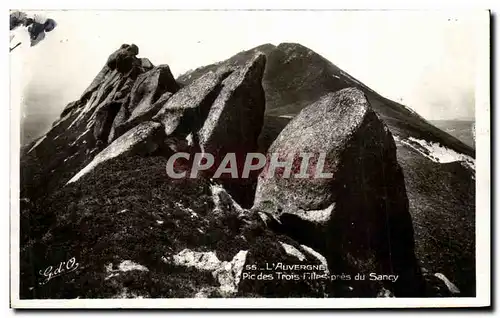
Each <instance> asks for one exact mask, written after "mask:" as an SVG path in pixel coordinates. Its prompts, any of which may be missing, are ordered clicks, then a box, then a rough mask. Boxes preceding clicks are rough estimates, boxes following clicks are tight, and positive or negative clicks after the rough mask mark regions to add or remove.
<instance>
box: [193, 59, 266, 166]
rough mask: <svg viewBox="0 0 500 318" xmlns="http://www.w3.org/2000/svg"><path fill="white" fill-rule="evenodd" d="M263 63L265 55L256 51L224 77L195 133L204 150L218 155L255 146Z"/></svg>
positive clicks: (262, 99)
mask: <svg viewBox="0 0 500 318" xmlns="http://www.w3.org/2000/svg"><path fill="white" fill-rule="evenodd" d="M265 64H266V57H265V55H264V54H261V53H259V54H258V55H256V56H255V57H254V58H253V59H251V60H250V61H249V62H248V63H247V64H246V65H245V67H243V68H241V69H238V70H237V71H235V72H234V73H232V74H231V75H230V76H228V77H227V78H226V79H225V80H224V87H223V88H222V90H221V92H220V93H219V96H218V97H217V99H216V100H215V101H214V103H213V105H212V107H211V108H210V112H209V113H208V116H207V119H206V120H205V122H204V124H203V126H202V127H201V129H200V131H199V132H198V139H199V143H200V146H201V148H202V149H203V151H205V152H209V153H211V154H213V155H214V156H215V157H216V158H217V157H219V156H224V155H225V154H226V153H228V152H241V151H247V152H252V151H254V150H255V149H257V139H258V137H259V134H260V131H261V128H262V123H263V120H264V111H265V97H264V90H263V89H262V76H263V73H264V68H265ZM242 147H244V149H242Z"/></svg>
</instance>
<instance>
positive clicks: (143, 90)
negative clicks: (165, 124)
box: [108, 65, 180, 142]
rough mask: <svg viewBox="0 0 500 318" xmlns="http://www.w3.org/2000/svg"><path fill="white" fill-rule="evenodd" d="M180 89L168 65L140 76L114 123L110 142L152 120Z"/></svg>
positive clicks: (155, 68)
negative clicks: (138, 125)
mask: <svg viewBox="0 0 500 318" xmlns="http://www.w3.org/2000/svg"><path fill="white" fill-rule="evenodd" d="M179 88H180V86H179V84H177V82H176V81H175V79H174V77H173V75H172V72H171V71H170V67H169V66H168V65H159V66H156V67H153V68H152V69H150V70H149V71H147V72H145V73H142V74H141V75H139V76H138V77H137V80H136V81H135V82H134V84H133V86H132V89H131V92H130V95H129V101H128V103H127V104H124V105H123V106H122V109H120V111H119V113H118V114H117V116H116V119H115V120H114V122H113V123H112V129H111V131H110V134H109V137H108V141H109V142H111V141H113V140H114V139H116V138H118V137H119V136H120V135H122V134H123V133H124V132H126V131H127V130H129V129H130V128H132V127H134V126H136V125H137V124H138V123H140V122H142V121H146V120H151V119H152V117H153V116H154V115H155V114H156V113H157V112H158V110H159V109H160V108H161V107H162V106H163V105H164V104H165V102H166V101H167V100H168V99H169V98H170V96H172V95H173V94H175V93H176V92H177V91H178V90H179Z"/></svg>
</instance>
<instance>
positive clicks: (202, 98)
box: [153, 72, 227, 135]
mask: <svg viewBox="0 0 500 318" xmlns="http://www.w3.org/2000/svg"><path fill="white" fill-rule="evenodd" d="M225 76H227V75H226V74H217V73H215V72H209V73H207V74H205V75H204V76H202V77H201V78H199V79H198V80H196V81H194V82H193V83H191V84H190V85H187V86H185V87H183V88H182V89H181V90H180V91H179V92H178V93H177V94H175V95H174V96H172V98H171V99H169V100H168V101H167V102H166V103H165V104H164V105H163V107H162V108H161V109H160V110H159V111H158V113H157V114H156V115H155V116H154V117H153V120H156V121H159V122H161V123H162V124H163V126H164V127H165V134H166V135H171V134H172V133H174V132H175V133H177V134H180V135H187V134H188V133H190V132H193V131H197V130H198V129H199V128H200V127H201V125H202V124H203V122H204V120H205V118H206V117H207V114H208V112H209V110H210V107H211V106H212V103H213V101H214V99H215V98H216V96H217V94H218V93H219V91H220V85H221V81H222V80H223V79H224V77H225Z"/></svg>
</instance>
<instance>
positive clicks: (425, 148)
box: [394, 136, 476, 171]
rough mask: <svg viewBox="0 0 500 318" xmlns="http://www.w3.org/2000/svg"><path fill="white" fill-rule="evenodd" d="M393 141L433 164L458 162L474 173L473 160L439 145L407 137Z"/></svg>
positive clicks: (396, 138) (474, 162)
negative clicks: (417, 153)
mask: <svg viewBox="0 0 500 318" xmlns="http://www.w3.org/2000/svg"><path fill="white" fill-rule="evenodd" d="M394 139H395V140H398V141H400V142H401V143H403V144H405V145H407V146H409V147H411V148H412V149H414V150H416V151H418V152H419V153H420V154H422V155H423V156H424V157H426V158H428V159H430V160H432V161H434V162H437V163H449V162H455V161H459V162H460V163H461V164H462V165H464V166H466V167H469V168H470V169H472V170H474V171H475V170H476V168H475V164H476V161H475V160H474V158H472V157H470V156H467V155H464V154H461V153H458V152H456V151H454V150H452V149H449V148H446V147H444V146H441V144H439V143H435V142H431V141H426V140H422V139H417V138H413V137H409V138H408V139H407V140H404V139H400V138H398V137H396V136H395V137H394Z"/></svg>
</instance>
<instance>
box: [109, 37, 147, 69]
mask: <svg viewBox="0 0 500 318" xmlns="http://www.w3.org/2000/svg"><path fill="white" fill-rule="evenodd" d="M137 54H139V48H138V47H137V45H135V44H131V45H129V44H122V46H121V47H120V48H119V49H118V50H116V51H115V52H114V53H113V54H111V55H110V56H109V58H108V61H107V62H106V66H107V67H109V68H110V69H112V70H117V71H118V72H120V73H127V72H129V71H130V70H132V68H133V66H134V65H140V64H141V61H140V60H138V59H137V58H136V55H137Z"/></svg>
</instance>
